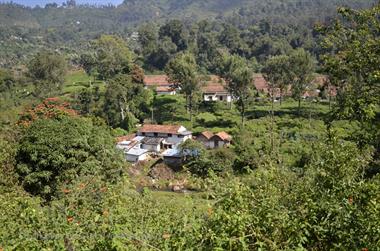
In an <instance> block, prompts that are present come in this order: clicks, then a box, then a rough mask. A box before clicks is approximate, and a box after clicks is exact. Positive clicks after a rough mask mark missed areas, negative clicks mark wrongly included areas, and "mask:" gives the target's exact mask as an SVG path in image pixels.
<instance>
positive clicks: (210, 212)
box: [207, 207, 214, 217]
mask: <svg viewBox="0 0 380 251" xmlns="http://www.w3.org/2000/svg"><path fill="white" fill-rule="evenodd" d="M213 213H214V210H213V209H212V208H211V207H209V208H208V209H207V215H208V216H209V217H211V216H212V214H213Z"/></svg>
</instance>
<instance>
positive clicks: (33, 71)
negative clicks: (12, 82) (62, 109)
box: [28, 51, 67, 96]
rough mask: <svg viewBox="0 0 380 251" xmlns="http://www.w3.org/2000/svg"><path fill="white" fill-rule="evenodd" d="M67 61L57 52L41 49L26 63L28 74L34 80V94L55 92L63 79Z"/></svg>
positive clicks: (60, 86) (40, 94)
mask: <svg viewBox="0 0 380 251" xmlns="http://www.w3.org/2000/svg"><path fill="white" fill-rule="evenodd" d="M66 70H67V62H66V60H65V58H64V57H63V56H61V55H59V54H57V53H53V52H48V51H43V52H40V53H37V55H36V56H35V57H34V58H33V59H32V60H31V61H30V62H29V64H28V75H29V76H30V77H31V79H32V80H33V81H34V84H35V91H34V94H35V95H36V96H44V95H47V94H51V93H53V92H57V91H59V90H60V89H61V88H62V85H63V83H64V81H65V75H66Z"/></svg>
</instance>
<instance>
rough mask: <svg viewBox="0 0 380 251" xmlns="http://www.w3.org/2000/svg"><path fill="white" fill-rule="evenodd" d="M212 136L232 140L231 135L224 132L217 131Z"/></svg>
mask: <svg viewBox="0 0 380 251" xmlns="http://www.w3.org/2000/svg"><path fill="white" fill-rule="evenodd" d="M214 137H219V138H220V139H221V140H223V141H231V140H232V137H231V135H229V134H228V133H226V132H219V133H217V134H215V135H214Z"/></svg>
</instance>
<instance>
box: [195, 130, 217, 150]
mask: <svg viewBox="0 0 380 251" xmlns="http://www.w3.org/2000/svg"><path fill="white" fill-rule="evenodd" d="M213 136H214V134H213V133H212V132H209V131H205V132H202V133H201V134H199V135H198V137H197V141H199V142H201V143H202V144H203V145H204V146H205V147H206V148H207V149H211V148H213V147H212V145H211V141H210V140H211V138H212V137H213Z"/></svg>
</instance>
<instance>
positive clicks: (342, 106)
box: [320, 4, 380, 152]
mask: <svg viewBox="0 0 380 251" xmlns="http://www.w3.org/2000/svg"><path fill="white" fill-rule="evenodd" d="M339 15H340V19H338V20H336V21H335V23H334V24H331V25H330V26H328V27H320V31H321V32H322V34H324V38H323V41H322V46H323V47H324V49H325V50H326V51H327V53H326V54H325V55H324V56H323V67H324V70H325V71H326V73H327V74H328V75H329V78H330V81H331V84H332V85H335V86H336V87H337V89H338V95H337V105H336V107H335V109H334V111H333V113H332V116H331V118H333V119H335V118H337V119H349V120H353V121H358V122H359V123H360V126H361V128H362V132H361V133H360V135H357V136H358V137H357V139H358V141H359V142H362V143H363V144H366V143H370V144H372V145H374V146H375V147H376V148H377V149H380V140H379V135H380V130H379V124H380V123H379V118H378V116H377V113H378V109H379V105H380V84H379V83H380V67H379V65H380V58H379V54H380V35H379V30H380V20H379V15H380V4H377V5H375V6H374V7H373V8H371V9H368V10H362V11H355V10H352V9H348V8H340V9H339ZM378 152H380V151H379V150H378Z"/></svg>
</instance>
